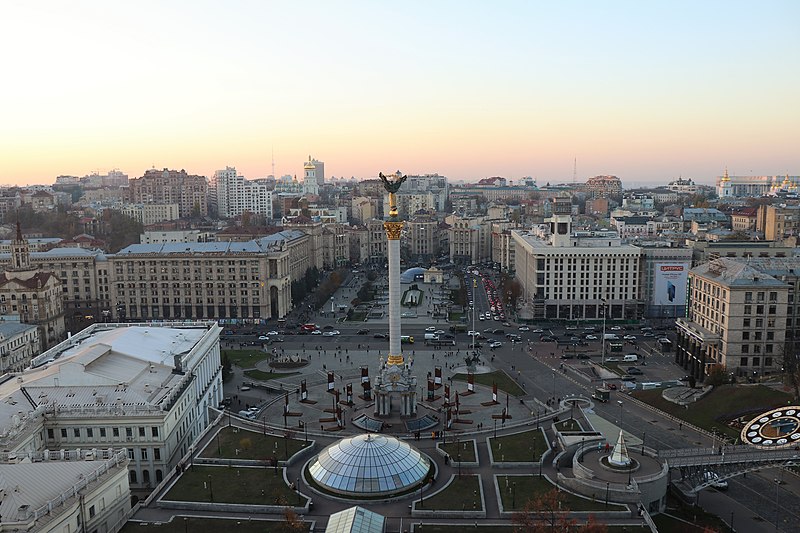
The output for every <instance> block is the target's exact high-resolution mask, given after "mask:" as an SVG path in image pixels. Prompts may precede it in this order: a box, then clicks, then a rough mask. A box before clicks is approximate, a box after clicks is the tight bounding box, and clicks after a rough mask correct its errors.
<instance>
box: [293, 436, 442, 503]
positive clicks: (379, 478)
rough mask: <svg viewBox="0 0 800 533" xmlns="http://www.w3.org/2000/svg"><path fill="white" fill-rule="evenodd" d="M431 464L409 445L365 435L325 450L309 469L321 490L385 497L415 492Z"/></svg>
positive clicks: (337, 443) (351, 495) (387, 438)
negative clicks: (410, 490)
mask: <svg viewBox="0 0 800 533" xmlns="http://www.w3.org/2000/svg"><path fill="white" fill-rule="evenodd" d="M430 466H431V465H430V461H429V460H428V458H427V457H425V456H423V455H422V454H421V453H420V452H419V451H417V449H416V448H414V447H413V446H411V445H410V444H408V443H406V442H403V441H400V440H398V439H396V438H394V437H389V436H386V435H375V434H372V433H366V434H363V435H356V436H355V437H348V438H344V439H341V440H339V441H337V442H335V443H333V444H331V445H330V446H328V447H327V448H325V449H324V450H323V451H322V452H321V453H320V454H319V455H318V456H317V458H316V459H315V460H314V461H313V462H312V463H311V466H309V469H308V470H309V473H310V474H311V477H312V478H313V479H314V481H315V482H316V483H317V484H319V485H320V486H321V487H323V488H325V489H327V490H329V491H331V492H333V493H336V494H341V495H344V496H349V497H355V498H357V497H359V496H384V495H387V496H388V495H393V494H398V493H401V492H404V491H407V490H409V489H414V488H416V487H418V486H419V485H420V483H421V482H422V481H423V480H424V479H425V477H426V476H427V475H428V471H429V470H430Z"/></svg>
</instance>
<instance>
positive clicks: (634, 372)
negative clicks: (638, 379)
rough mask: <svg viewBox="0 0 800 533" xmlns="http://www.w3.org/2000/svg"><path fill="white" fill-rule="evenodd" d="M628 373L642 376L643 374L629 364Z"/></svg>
mask: <svg viewBox="0 0 800 533" xmlns="http://www.w3.org/2000/svg"><path fill="white" fill-rule="evenodd" d="M628 374H631V375H634V376H642V375H644V372H642V371H641V370H639V369H638V368H636V367H635V366H629V367H628Z"/></svg>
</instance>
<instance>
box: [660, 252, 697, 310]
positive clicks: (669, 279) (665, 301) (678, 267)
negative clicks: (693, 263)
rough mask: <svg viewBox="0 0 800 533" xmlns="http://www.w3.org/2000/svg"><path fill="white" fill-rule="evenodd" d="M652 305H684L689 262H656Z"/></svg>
mask: <svg viewBox="0 0 800 533" xmlns="http://www.w3.org/2000/svg"><path fill="white" fill-rule="evenodd" d="M653 277H654V281H655V283H654V286H653V305H675V306H679V305H685V304H686V280H687V278H688V277H689V262H670V263H656V265H655V272H654V273H653Z"/></svg>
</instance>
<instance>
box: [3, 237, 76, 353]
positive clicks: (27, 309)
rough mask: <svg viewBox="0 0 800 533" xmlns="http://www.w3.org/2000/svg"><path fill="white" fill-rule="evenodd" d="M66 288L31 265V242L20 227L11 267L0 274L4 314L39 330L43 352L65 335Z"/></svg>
mask: <svg viewBox="0 0 800 533" xmlns="http://www.w3.org/2000/svg"><path fill="white" fill-rule="evenodd" d="M62 285H63V284H62V282H61V280H60V279H58V278H57V277H56V276H54V275H53V274H52V273H50V272H44V271H41V270H40V269H39V268H38V266H37V265H35V264H33V263H32V262H31V256H30V249H29V247H28V242H27V241H26V240H25V239H24V238H23V236H22V232H21V230H20V226H19V223H17V237H16V239H14V241H13V242H12V244H11V261H10V264H8V263H7V264H6V265H5V270H4V272H2V273H0V314H2V315H16V316H19V321H20V322H22V323H23V324H31V325H34V326H36V327H37V328H38V329H39V339H40V343H41V348H42V349H45V348H47V347H49V346H52V345H53V344H55V343H56V342H59V341H60V340H61V339H62V338H63V337H64V334H65V327H64V296H63V293H62Z"/></svg>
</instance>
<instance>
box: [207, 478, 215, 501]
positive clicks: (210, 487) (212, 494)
mask: <svg viewBox="0 0 800 533" xmlns="http://www.w3.org/2000/svg"><path fill="white" fill-rule="evenodd" d="M208 494H209V496H210V498H211V501H212V502H213V501H214V487H212V486H211V474H208Z"/></svg>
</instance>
